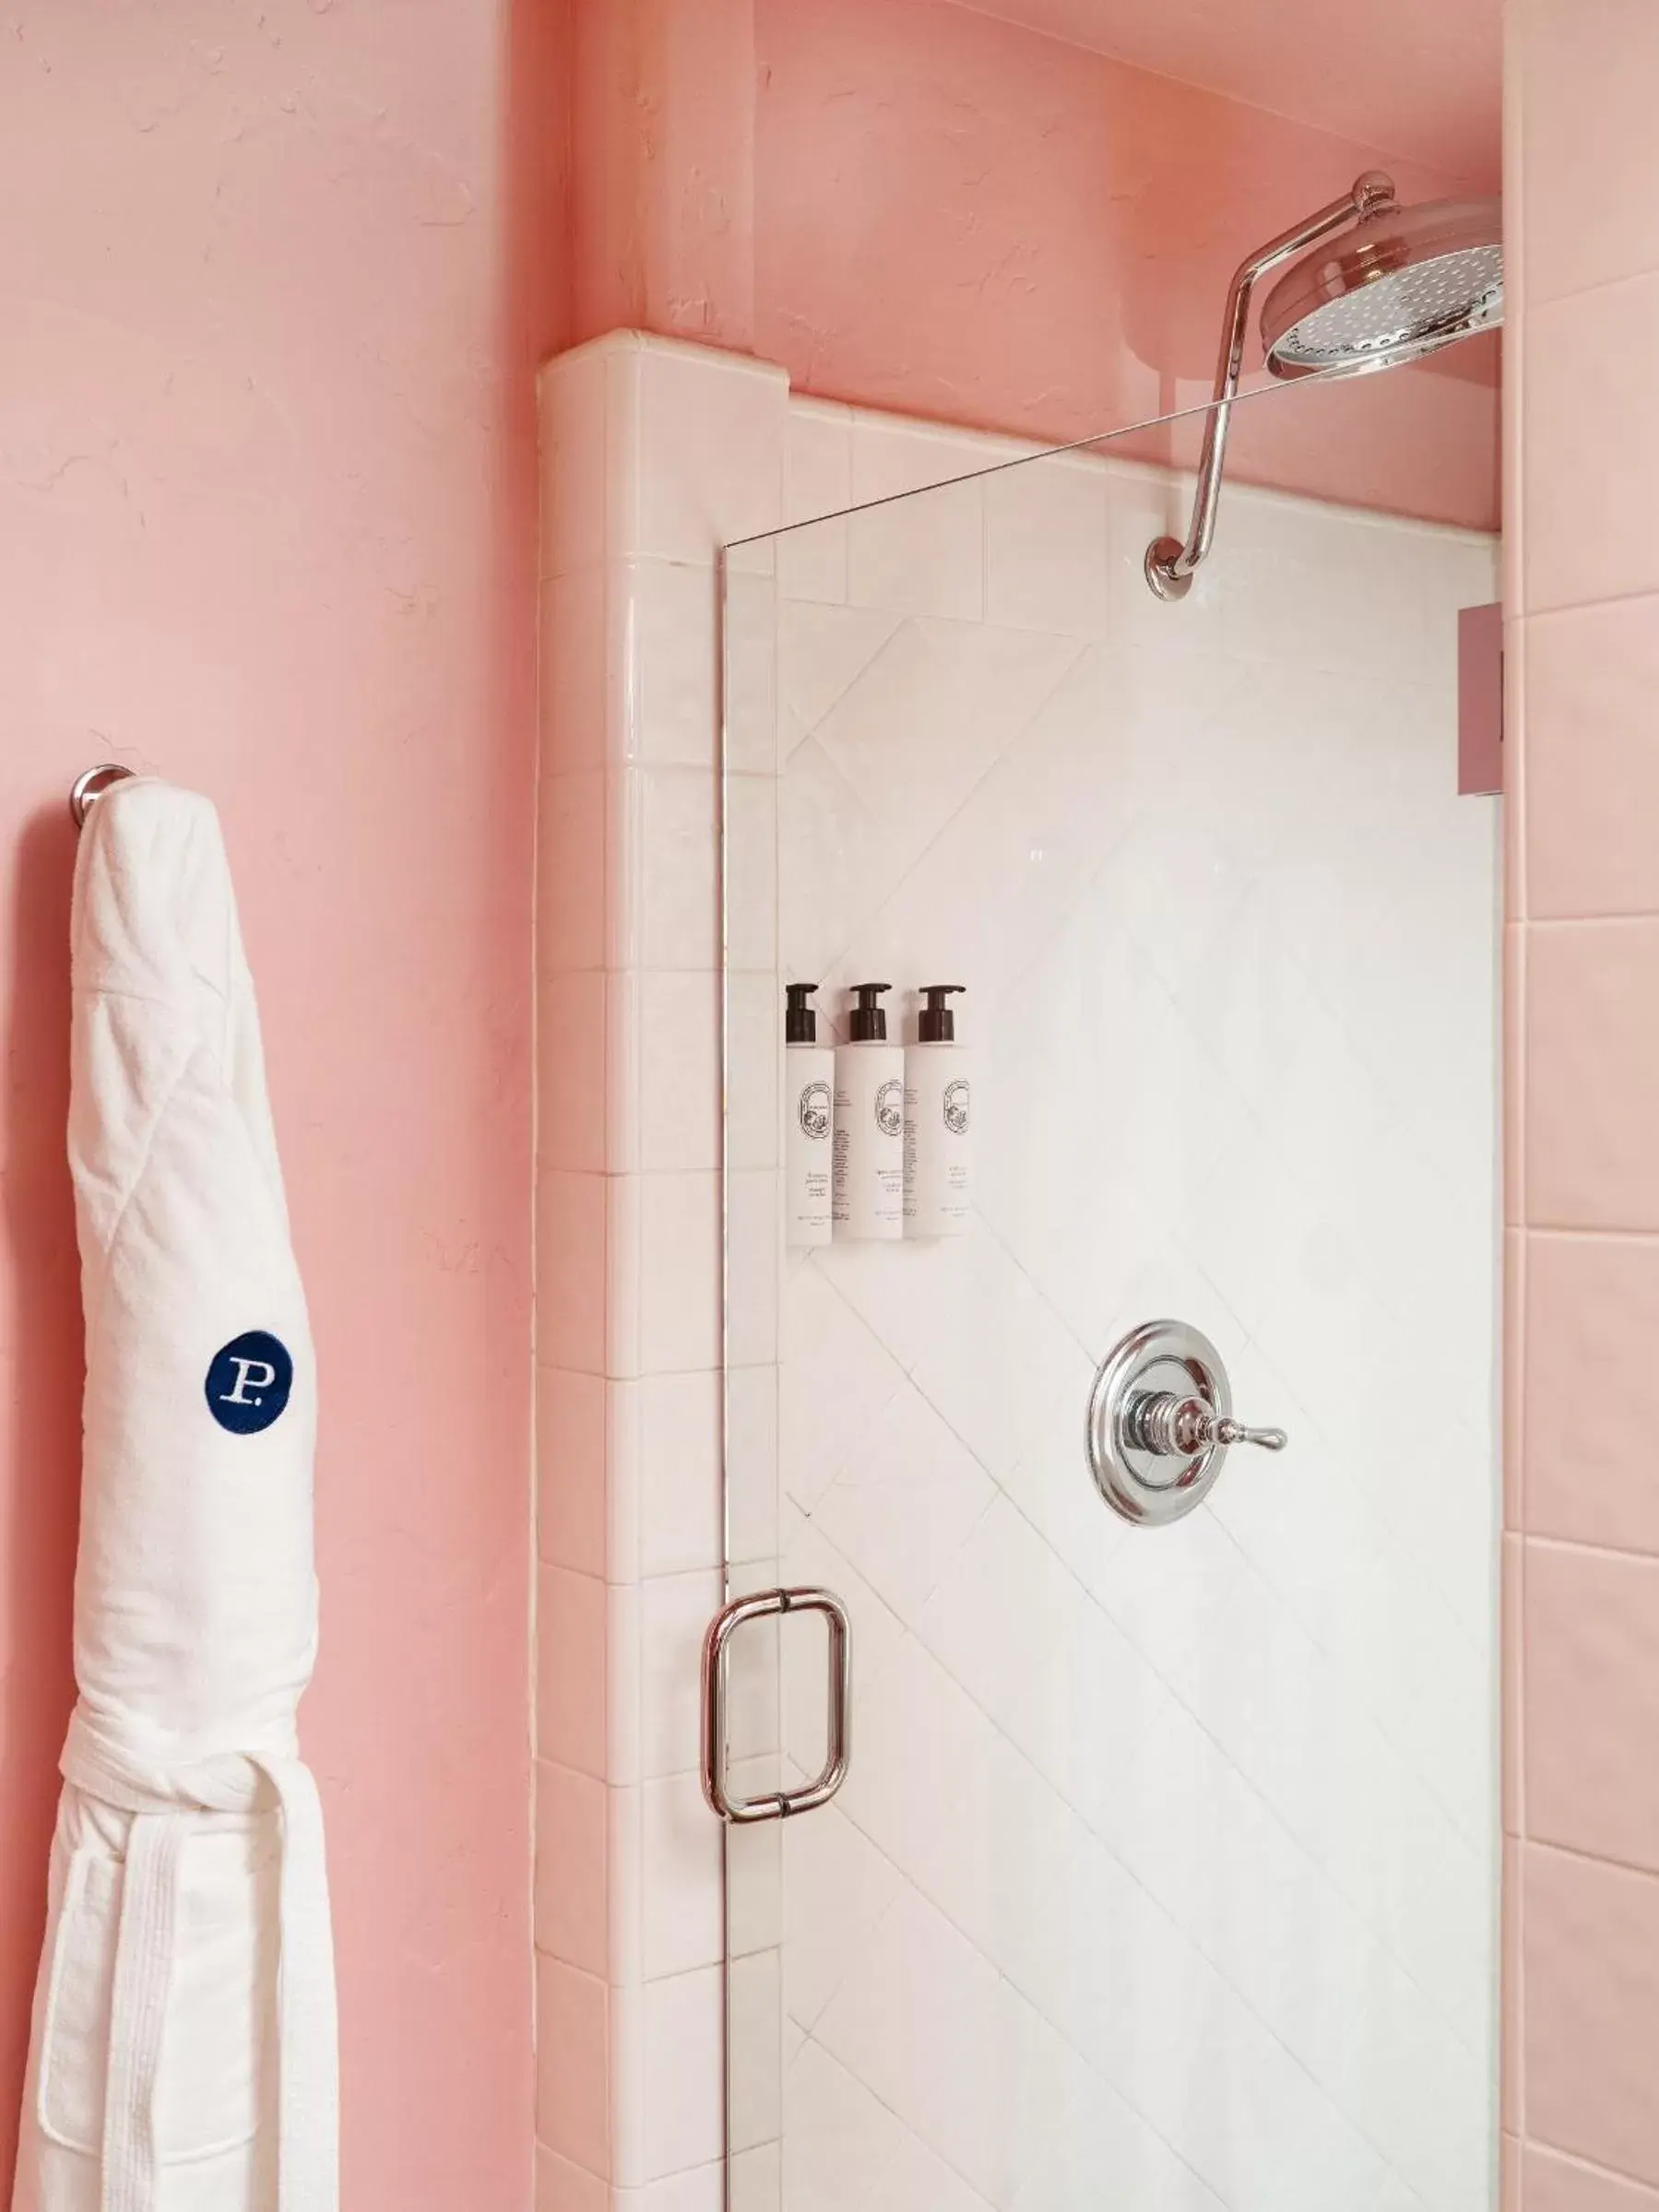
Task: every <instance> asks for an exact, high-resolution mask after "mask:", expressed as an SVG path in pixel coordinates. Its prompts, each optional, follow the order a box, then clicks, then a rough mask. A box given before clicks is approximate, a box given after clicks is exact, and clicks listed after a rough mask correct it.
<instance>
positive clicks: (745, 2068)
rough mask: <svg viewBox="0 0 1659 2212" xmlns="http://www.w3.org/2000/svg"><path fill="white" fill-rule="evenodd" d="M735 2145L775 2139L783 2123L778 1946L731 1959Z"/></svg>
mask: <svg viewBox="0 0 1659 2212" xmlns="http://www.w3.org/2000/svg"><path fill="white" fill-rule="evenodd" d="M728 2001H729V2006H730V2015H729V2017H730V2023H731V2025H730V2036H731V2103H730V2115H731V2137H730V2140H731V2148H732V2149H733V2150H734V2151H742V2150H750V2149H753V2148H754V2147H757V2146H758V2145H760V2144H763V2143H770V2142H775V2141H776V2139H777V2135H778V2132H779V2129H780V2127H781V2125H782V2121H783V2111H782V2088H783V2085H782V2080H781V2072H782V2068H781V2063H780V2062H781V2057H782V2041H781V2036H782V2028H783V2010H782V2006H783V1993H782V1986H781V1978H780V1973H779V1958H778V1954H777V1952H776V1951H775V1950H772V1951H755V1952H752V1953H750V1954H749V1955H748V1956H747V1957H746V1958H734V1959H733V1960H732V1962H731V1970H730V1980H729V2000H728Z"/></svg>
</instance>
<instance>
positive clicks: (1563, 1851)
mask: <svg viewBox="0 0 1659 2212" xmlns="http://www.w3.org/2000/svg"><path fill="white" fill-rule="evenodd" d="M1525 1840H1526V1846H1527V1849H1528V1850H1529V1851H1549V1852H1552V1853H1553V1854H1554V1856H1555V1857H1556V1858H1558V1859H1571V1860H1574V1861H1575V1862H1576V1863H1578V1864H1579V1865H1580V1866H1605V1867H1606V1868H1608V1869H1609V1870H1610V1871H1611V1872H1612V1873H1614V1874H1628V1875H1635V1876H1636V1877H1637V1879H1638V1880H1640V1881H1643V1882H1659V1866H1642V1865H1640V1864H1639V1863H1637V1861H1635V1860H1634V1859H1620V1858H1617V1857H1615V1856H1614V1855H1613V1854H1612V1853H1611V1852H1608V1851H1584V1850H1582V1848H1581V1847H1580V1846H1579V1845H1577V1844H1574V1843H1557V1842H1556V1841H1555V1840H1554V1839H1552V1838H1550V1837H1548V1836H1530V1837H1528V1838H1527V1839H1525Z"/></svg>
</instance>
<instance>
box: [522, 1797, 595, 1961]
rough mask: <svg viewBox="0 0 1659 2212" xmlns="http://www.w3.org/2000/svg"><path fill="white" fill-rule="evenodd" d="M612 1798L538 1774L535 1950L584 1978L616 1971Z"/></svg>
mask: <svg viewBox="0 0 1659 2212" xmlns="http://www.w3.org/2000/svg"><path fill="white" fill-rule="evenodd" d="M609 1795H610V1792H608V1790H607V1789H606V1787H605V1784H604V1783H603V1782H601V1781H599V1780H598V1779H597V1778H596V1777H594V1776H592V1775H587V1774H577V1773H575V1771H574V1770H573V1769H572V1768H568V1767H559V1766H554V1765H553V1764H552V1763H551V1761H548V1760H545V1759H544V1760H539V1761H538V1762H537V1767H536V1948H537V1949H538V1950H539V1951H545V1952H547V1953H548V1955H549V1956H550V1957H551V1958H560V1959H563V1961H564V1963H565V1964H566V1965H567V1966H574V1967H580V1968H581V1969H582V1970H583V1971H584V1972H585V1973H588V1974H597V1975H599V1976H601V1977H603V1975H604V1974H605V1972H606V1970H607V1968H608V1966H609V1963H610V1951H609V1939H610V1922H609V1918H608V1909H609V1908H608V1895H609V1876H610V1827H609V1821H608V1818H607V1815H608V1811H609V1807H608V1804H607V1802H606V1801H607V1799H608V1797H609Z"/></svg>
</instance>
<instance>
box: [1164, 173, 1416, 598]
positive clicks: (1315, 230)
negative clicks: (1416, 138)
mask: <svg viewBox="0 0 1659 2212" xmlns="http://www.w3.org/2000/svg"><path fill="white" fill-rule="evenodd" d="M1394 204H1395V203H1394V182H1393V179H1392V177H1389V176H1385V175H1384V174H1383V172H1382V171H1381V170H1380V169H1368V170H1366V171H1365V172H1364V173H1363V174H1362V175H1360V176H1357V177H1356V178H1355V180H1354V185H1353V189H1352V190H1351V191H1350V192H1347V193H1345V194H1344V195H1343V197H1342V198H1341V199H1339V200H1333V201H1332V202H1331V205H1330V206H1329V207H1321V209H1320V211H1319V213H1318V214H1317V215H1310V216H1309V217H1308V218H1307V219H1306V220H1305V221H1303V222H1299V223H1298V224H1297V226H1296V228H1295V229H1294V230H1291V231H1281V232H1280V233H1279V235H1278V237H1277V238H1274V239H1271V240H1270V241H1269V242H1268V243H1267V244H1266V245H1264V246H1261V247H1258V249H1257V250H1256V252H1255V253H1253V254H1250V256H1249V258H1248V259H1247V260H1244V261H1241V262H1240V263H1239V264H1238V267H1237V268H1236V269H1235V270H1234V271H1233V281H1232V283H1231V284H1230V285H1229V286H1228V288H1227V303H1226V315H1225V317H1224V319H1223V323H1222V331H1221V352H1220V355H1219V356H1218V358H1217V360H1216V363H1215V393H1214V395H1213V405H1212V406H1211V408H1210V412H1209V414H1208V416H1207V417H1206V419H1205V421H1204V442H1203V452H1202V454H1201V455H1200V456H1199V463H1198V489H1197V491H1195V493H1194V494H1193V500H1192V522H1191V527H1190V528H1189V529H1188V532H1187V539H1186V543H1185V544H1184V545H1183V544H1182V543H1181V541H1180V539H1179V538H1154V540H1153V542H1152V543H1151V544H1150V545H1149V546H1148V547H1147V549H1146V559H1145V562H1144V567H1145V571H1146V581H1147V583H1148V584H1150V585H1151V586H1152V588H1153V590H1154V591H1155V593H1156V594H1157V596H1158V597H1159V598H1160V599H1184V598H1185V597H1186V596H1187V594H1188V592H1189V591H1190V590H1191V587H1192V572H1193V570H1194V569H1195V568H1196V567H1197V566H1198V564H1199V562H1201V561H1202V560H1203V558H1204V556H1205V554H1206V553H1208V551H1209V550H1210V543H1211V540H1212V539H1213V538H1214V537H1215V509H1216V506H1217V504H1218V503H1219V501H1220V498H1221V467H1222V462H1223V460H1224V458H1225V457H1226V443H1227V419H1228V417H1229V416H1230V415H1231V413H1232V402H1233V401H1234V399H1235V398H1237V396H1238V376H1239V372H1240V371H1241V369H1242V368H1243V366H1244V341H1245V336H1246V333H1247V329H1248V326H1249V317H1250V293H1251V292H1252V291H1253V290H1254V289H1255V286H1256V283H1257V280H1258V279H1259V278H1262V277H1265V276H1266V275H1267V274H1268V272H1269V271H1270V270H1271V269H1275V268H1277V267H1278V266H1279V265H1280V263H1281V262H1285V261H1290V260H1292V259H1294V258H1295V256H1296V255H1297V254H1301V253H1304V252H1306V250H1307V249H1308V247H1309V246H1312V245H1317V244H1318V243H1319V242H1320V240H1321V238H1329V237H1330V236H1331V235H1332V233H1333V231H1342V230H1345V229H1346V228H1347V226H1348V225H1349V224H1350V223H1357V222H1359V221H1362V220H1363V219H1365V218H1366V217H1367V216H1371V215H1381V214H1382V213H1383V212H1384V211H1385V210H1387V209H1389V208H1392V207H1393V206H1394Z"/></svg>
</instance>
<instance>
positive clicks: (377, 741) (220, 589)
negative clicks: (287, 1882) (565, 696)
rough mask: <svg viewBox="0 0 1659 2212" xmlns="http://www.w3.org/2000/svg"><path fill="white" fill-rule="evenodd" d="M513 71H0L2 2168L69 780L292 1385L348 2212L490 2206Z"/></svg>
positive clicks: (516, 465)
mask: <svg viewBox="0 0 1659 2212" xmlns="http://www.w3.org/2000/svg"><path fill="white" fill-rule="evenodd" d="M561 37H562V10H561V8H560V7H558V6H549V7H538V6H532V5H530V4H529V0H526V4H525V5H524V6H521V7H518V8H516V9H510V8H509V7H508V6H507V5H505V0H498V4H497V5H495V6H486V7H483V8H481V9H480V8H475V9H471V10H459V11H456V10H454V9H444V8H434V7H419V8H411V7H409V6H404V5H399V4H397V0H363V4H361V5H359V6H354V7H351V8H336V9H326V8H314V9H308V8H304V7H299V6H294V7H289V6H279V7H278V8H277V9H275V10H271V9H267V10H266V11H264V13H263V14H261V15H259V16H258V17H257V18H255V16H251V15H250V16H245V17H244V16H243V15H240V14H235V13H227V12H226V11H225V10H224V9H222V8H219V7H217V6H211V5H209V0H181V5H179V6H174V7H172V8H169V9H168V10H166V11H164V12H163V13H162V14H160V15H158V14H157V13H155V12H154V11H139V12H136V13H134V12H131V11H118V12H116V13H114V14H105V13H102V12H99V11H94V12H89V11H86V10H77V9H73V8H71V9H63V8H57V7H52V6H32V5H30V6H24V7H22V8H21V9H19V10H18V11H17V12H16V15H15V18H14V20H13V21H12V23H11V24H10V26H9V28H8V36H7V41H6V57H7V58H6V64H5V65H4V68H3V69H0V116H3V118H4V122H5V126H6V127H5V131H4V135H3V136H4V151H3V152H0V167H3V168H4V171H5V173H6V175H7V176H8V177H9V197H10V199H11V201H12V204H13V205H14V206H17V207H29V208H30V210H31V212H30V219H29V220H28V221H26V222H22V223H18V224H16V225H14V226H12V227H11V229H10V230H9V231H8V233H7V237H6V243H5V244H4V246H3V247H0V258H3V261H4V276H3V278H0V284H3V289H4V290H5V293H6V301H7V306H6V328H7V340H6V349H5V361H4V367H3V368H0V378H3V379H4V388H5V404H4V409H3V413H4V420H5V423H6V431H5V443H6V469H5V472H4V481H3V483H0V514H3V515H4V522H5V527H4V536H3V539H0V542H3V543H4V545H5V547H6V574H5V595H6V605H7V609H8V614H9V623H8V635H9V638H10V645H9V647H8V650H7V653H6V659H5V666H4V673H3V674H0V716H3V719H4V722H5V727H6V732H7V739H6V747H5V753H4V765H3V766H0V810H3V812H4V818H5V822H6V838H5V847H6V862H5V867H6V879H7V880H6V888H5V907H6V912H7V914H8V916H9V917H10V918H11V921H12V929H11V931H10V936H9V942H10V945H11V948H12V949H11V952H10V955H9V957H8V959H7V961H6V964H5V969H4V974H3V976H0V1026H3V1028H4V1033H5V1035H6V1043H7V1047H8V1050H7V1065H8V1067H9V1069H10V1071H11V1073H10V1077H9V1079H8V1082H7V1085H6V1091H5V1094H4V1095H3V1096H0V1132H3V1136H4V1157H5V1163H6V1177H5V1197H6V1206H5V1215H4V1250H5V1260H6V1264H5V1267H4V1269H3V1270H0V1349H3V1350H4V1354H5V1370H6V1411H7V1418H6V1427H5V1430H4V1432H3V1436H4V1442H3V1444H0V1544H3V1548H4V1551H5V1555H6V1577H5V1580H4V1583H3V1584H0V1679H3V1680H4V1682H5V1684H6V1690H5V1698H6V1703H5V1706H4V1709H0V1791H3V1792H4V1796H5V1803H6V1818H5V1820H4V1821H0V1893H3V1894H4V1897H5V1899H6V1906H5V1910H4V1912H0V1993H3V1997H0V2171H5V2172H9V2170H10V2150H11V2142H12V2133H13V2128H14V2123H15V2115H16V2110H17V2098H18V2083H19V2078H20V2074H21V2064H22V2054H23V2041H24V2036H25V2031H26V2018H27V2011H28V2005H29V1992H30V1983H31V1981H32V1976H33V1971H34V1958H35V1953H36V1950H37V1947H38V1944H39V1938H40V1929H41V1910H42V1900H43V1883H44V1870H45V1844H46V1837H47V1834H48V1831H49V1827H50V1820H51V1808H52V1804H53V1799H54V1795H55V1790H56V1776H55V1772H54V1766H55V1757H56V1752H57V1748H58V1743H59V1736H60V1731H61V1728H62V1724H63V1721H64V1717H65V1710H66V1706H67V1701H68V1697H69V1694H70V1682H69V1674H68V1625H69V1591H70V1575H71V1571H72V1565H73V1542H74V1522H75V1495H76V1485H77V1426H78V1421H77V1393H78V1375H79V1346H80V1328H79V1317H78V1310H77V1290H76V1281H75V1268H74V1260H73V1243H72V1228H71V1222H70V1213H69V1197H68V1187H67V1179H66V1174H65V1166H64V1156H63V1144H64V1141H63V1124H64V1108H65V1054H66V1017H67V998H66V977H65V943H66V932H67V902H68V886H69V872H70V869H71V865H72V861H73V834H72V832H71V830H70V827H69V824H68V820H67V813H66V809H65V796H66V793H67V789H68V786H69V783H70V780H71V779H72V777H73V776H74V775H75V774H76V773H77V771H78V770H80V769H81V768H83V767H85V766H87V765H89V763H91V762H93V761H96V760H99V759H101V758H104V757H106V756H110V757H115V758H119V759H123V760H126V761H129V762H132V763H142V764H145V765H148V766H151V767H153V768H155V769H157V770H158V771H160V772H161V773H163V774H165V775H170V776H172V777H174V778H176V779H177V780H179V781H180V782H183V783H185V784H189V785H193V786H195V787H198V788H200V789H202V790H204V791H206V792H207V793H209V794H210V795H211V796H212V797H213V798H214V799H215V801H216V802H217V803H218V805H219V809H220V811H221V814H222V817H223V821H224V824H225V830H226V834H227V838H228V841H229V845H230V848H231V859H232V864H233V867H234V869H235V872H236V877H237V883H238V890H239V893H240V897H241V902H242V910H243V923H244V929H245V933H246V937H247V940H248V945H249V951H250V954H251V957H252V961H253V965H254V970H255V977H256V981H257V984H258V988H259V994H260V1000H261V1008H262V1012H263V1016H264V1022H265V1027H266V1037H267V1054H268V1059H269V1068H270V1077H271V1083H272V1089H273V1092H274V1099H275V1108H276V1116H277V1123H278V1133H279V1137H280V1140H281V1142H282V1147H283V1155H284V1164H285V1167H286V1171H287V1176H288V1180H289V1188H290V1201H291V1208H292V1214H293V1221H294V1228H295V1235H296V1239H297V1242H298V1247H299V1251H300V1256H301V1260H302V1266H303V1268H304V1272H305V1275H306V1280H307V1285H308V1290H309V1295H310V1298H311V1303H312V1307H313V1312H314V1325H315V1330H316V1335H317V1339H318V1349H319V1355H320V1358H321V1362H322V1366H323V1372H324V1402H323V1430H322V1443H321V1449H320V1454H319V1462H318V1508H319V1511H318V1541H319V1567H320V1573H321V1579H322V1585H323V1642H322V1656H321V1660H320V1663H319V1666H318V1670H317V1677H316V1682H315V1686H314V1690H313V1692H312V1693H311V1695H310V1696H309V1697H308V1698H307V1700H306V1704H305V1707H304V1711H303V1716H302V1725H303V1731H304V1739H305V1744H306V1747H307V1751H308V1754H309V1756H310V1757H311V1759H312V1761H313V1763H314V1766H315V1768H316V1770H317V1772H318V1775H319V1778H320V1780H321V1782H322V1787H323V1794H324V1800H325V1804H326V1812H327V1817H328V1822H329V1845H330V1862H331V1867H332V1873H333V1881H334V1892H335V1912H336V1926H337V1931H338V1951H339V1970H340V1991H341V2011H342V2026H343V2039H344V2076H345V2080H344V2105H345V2141H344V2156H345V2194H346V2199H347V2201H348V2202H356V2203H363V2204H375V2205H379V2204H387V2205H390V2204H397V2205H398V2206H406V2207H409V2212H415V2208H416V2207H426V2206H430V2207H432V2208H433V2212H438V2207H440V2206H442V2207H448V2206H454V2205H456V2204H460V2203H468V2204H478V2205H483V2204H489V2205H492V2206H502V2207H509V2206H527V2203H528V2201H529V2192H530V2187H531V2175H530V2164H531V2160H530V2147H529V2114H530V2107H531V2083H532V2066H531V2051H530V2013H529V1993H528V1980H527V1949H528V1927H527V1865H528V1833H527V1829H528V1799H529V1774H528V1749H527V1745H528V1714H527V1687H526V1685H527V1650H526V1641H527V1587H528V1575H529V1557H528V1545H529V1532H528V1525H527V1515H526V1510H525V1501H526V1480H525V1469H526V1461H527V1432H528V1418H529V1378H528V1346H529V1306H528V1299H529V1224H528V1208H527V1190H528V1188H529V1165H530V1153H529V1097H530V1092H529V1067H528V1060H527V1035H528V1007H529V986H530V976H529V929H530V907H529V895H530V817H531V809H530V807H529V805H528V803H527V794H528V792H529V789H530V784H531V778H532V774H533V762H534V754H533V692H534V652H535V644H534V587H535V489H534V487H535V468H534V458H533V456H534V436H535V431H534V417H533V411H532V401H531V382H530V372H531V367H532V364H533V362H534V361H535V360H536V359H537V358H539V356H540V355H542V354H543V353H545V352H546V351H548V350H550V349H552V348H553V347H555V346H556V345H557V344H558V343H559V342H560V341H561V338H562V336H563V294H564V292H565V290H567V284H566V279H565V276H564V272H563V268H562V266H561V249H560V248H559V246H558V244H557V240H558V238H559V235H560V230H559V226H558V224H557V223H556V222H555V221H554V220H553V212H554V208H553V203H555V202H556V200H557V197H558V194H559V192H560V189H561V178H562V174H563V167H564V163H565V152H564V148H563V135H562V132H561V130H560V128H559V127H558V118H559V117H560V115H561V114H562V113H563V102H562V101H561V100H560V99H559V98H558V97H556V96H555V92H556V88H555V87H554V86H553V85H551V84H550V83H549V82H548V81H547V80H548V79H549V78H551V77H553V76H554V75H556V72H557V69H558V67H559V50H560V49H559V42H560V39H561ZM550 117H551V118H552V119H553V122H552V124H551V127H550V124H549V120H548V119H549V118H550ZM550 242H551V245H550Z"/></svg>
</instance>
